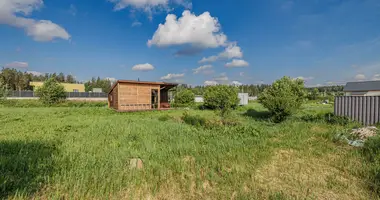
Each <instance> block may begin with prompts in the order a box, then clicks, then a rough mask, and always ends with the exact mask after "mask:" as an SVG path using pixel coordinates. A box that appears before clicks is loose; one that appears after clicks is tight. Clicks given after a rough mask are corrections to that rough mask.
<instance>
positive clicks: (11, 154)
mask: <svg viewBox="0 0 380 200" xmlns="http://www.w3.org/2000/svg"><path fill="white" fill-rule="evenodd" d="M249 109H251V110H256V111H257V112H259V113H260V112H265V110H264V109H263V108H262V107H261V106H260V105H258V104H251V105H249V106H248V107H245V108H239V109H238V110H236V111H234V116H235V118H236V120H238V121H239V122H240V123H239V124H238V125H236V126H229V125H223V124H222V125H220V127H218V128H202V127H201V126H193V125H189V124H186V123H185V122H183V120H182V119H181V117H182V116H183V112H184V111H182V110H172V111H165V112H158V111H153V112H140V113H117V112H113V111H111V110H109V109H107V108H99V107H95V108H90V107H52V108H43V107H41V108H28V109H25V108H0V125H1V129H0V174H1V176H0V194H1V196H0V198H16V199H29V198H37V199H40V198H42V199H147V198H151V199H230V198H234V199H288V198H290V199H301V198H302V199H304V198H306V199H307V198H309V199H313V198H316V199H318V197H322V196H320V195H324V194H322V193H321V192H320V191H326V194H328V195H330V196H327V197H331V198H344V197H352V198H359V199H360V198H362V199H368V198H370V197H374V196H373V194H372V193H371V191H370V189H368V188H367V187H366V184H364V183H363V181H365V179H363V180H362V179H361V178H360V177H361V174H360V172H362V170H361V165H360V161H361V159H362V157H361V154H360V153H358V152H357V150H355V149H351V148H349V147H347V146H346V145H339V144H335V143H333V142H332V140H331V138H332V137H333V135H334V134H335V133H336V132H337V131H338V130H341V129H344V128H345V127H344V126H342V125H336V124H327V123H324V122H306V121H303V120H288V121H286V122H284V123H281V124H274V123H271V122H270V121H267V120H265V119H263V118H257V116H256V115H249V114H248V115H247V114H246V113H247V111H248V110H249ZM330 109H331V107H330ZM330 111H331V110H330ZM188 112H189V113H188V116H197V115H199V116H201V117H200V118H202V119H203V118H204V119H205V120H208V121H212V120H215V119H218V115H217V113H215V112H213V111H207V110H190V111H188ZM307 112H314V111H307ZM198 119H199V117H197V119H196V120H198ZM190 121H194V120H190ZM190 124H192V123H190ZM283 152H288V153H287V154H284V153H283ZM279 156H280V157H279ZM132 158H140V159H142V161H143V163H144V168H143V169H142V170H137V169H130V167H129V161H130V159H132ZM331 158H334V159H331ZM277 160H278V161H277ZM327 161H328V162H327ZM280 162H281V164H279V163H280ZM309 163H312V164H309ZM358 163H359V164H358ZM315 165H318V166H319V167H318V168H315V167H313V166H315ZM281 166H283V167H281ZM282 168H283V169H284V171H283V169H282ZM269 169H272V170H274V171H269V172H270V173H269V172H268V171H267V170H269ZM285 169H286V170H285ZM292 169H296V170H292ZM319 169H320V170H319ZM315 170H316V171H315ZM306 172H307V173H306ZM277 173H280V174H283V175H282V176H276V177H274V176H271V175H270V174H277ZM304 174H309V175H308V177H304ZM334 175H335V176H334ZM281 177H282V178H284V179H281ZM320 177H325V178H324V179H323V180H322V179H321V178H320ZM334 177H335V178H334ZM314 179H318V180H319V179H320V182H314V181H312V180H314ZM265 180H268V181H266V182H265ZM263 181H264V182H263ZM271 181H272V182H273V183H275V182H276V181H280V182H278V183H279V184H270V183H271ZM281 181H284V182H281ZM301 183H302V184H301ZM323 197H326V196H323Z"/></svg>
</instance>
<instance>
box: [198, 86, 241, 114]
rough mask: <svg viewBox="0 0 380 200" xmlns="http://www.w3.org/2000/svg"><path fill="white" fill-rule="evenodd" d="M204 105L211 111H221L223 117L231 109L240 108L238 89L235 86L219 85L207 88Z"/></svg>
mask: <svg viewBox="0 0 380 200" xmlns="http://www.w3.org/2000/svg"><path fill="white" fill-rule="evenodd" d="M203 98H204V105H205V106H206V107H207V108H210V109H216V110H220V115H221V116H222V117H223V116H225V115H226V114H228V112H229V111H230V109H234V108H236V107H237V106H238V103H239V97H238V89H237V88H236V87H234V86H227V85H217V86H208V87H206V90H205V94H204V97H203Z"/></svg>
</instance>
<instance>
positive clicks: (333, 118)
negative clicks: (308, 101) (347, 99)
mask: <svg viewBox="0 0 380 200" xmlns="http://www.w3.org/2000/svg"><path fill="white" fill-rule="evenodd" d="M325 120H326V122H327V123H330V124H339V125H344V126H345V125H347V124H349V123H350V122H351V121H352V120H351V119H350V118H348V117H345V116H337V115H334V113H326V114H325Z"/></svg>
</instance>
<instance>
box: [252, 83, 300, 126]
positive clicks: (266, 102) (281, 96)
mask: <svg viewBox="0 0 380 200" xmlns="http://www.w3.org/2000/svg"><path fill="white" fill-rule="evenodd" d="M305 95H306V94H305V90H304V82H303V80H300V79H291V78H290V77H283V78H281V79H279V80H276V81H275V82H274V83H273V84H272V85H271V86H270V87H268V88H266V89H265V90H264V92H263V93H262V94H261V95H260V96H259V99H258V100H259V102H260V103H262V104H263V106H264V107H265V108H267V109H268V110H269V112H270V113H271V115H272V119H273V121H274V122H282V121H284V120H285V119H286V118H287V117H289V116H291V115H292V114H294V113H295V112H296V111H297V110H298V109H299V108H300V107H301V106H302V103H303V102H304V101H305Z"/></svg>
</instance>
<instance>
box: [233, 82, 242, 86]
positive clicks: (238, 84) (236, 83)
mask: <svg viewBox="0 0 380 200" xmlns="http://www.w3.org/2000/svg"><path fill="white" fill-rule="evenodd" d="M231 85H233V86H241V85H243V83H240V82H239V81H232V82H231Z"/></svg>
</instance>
